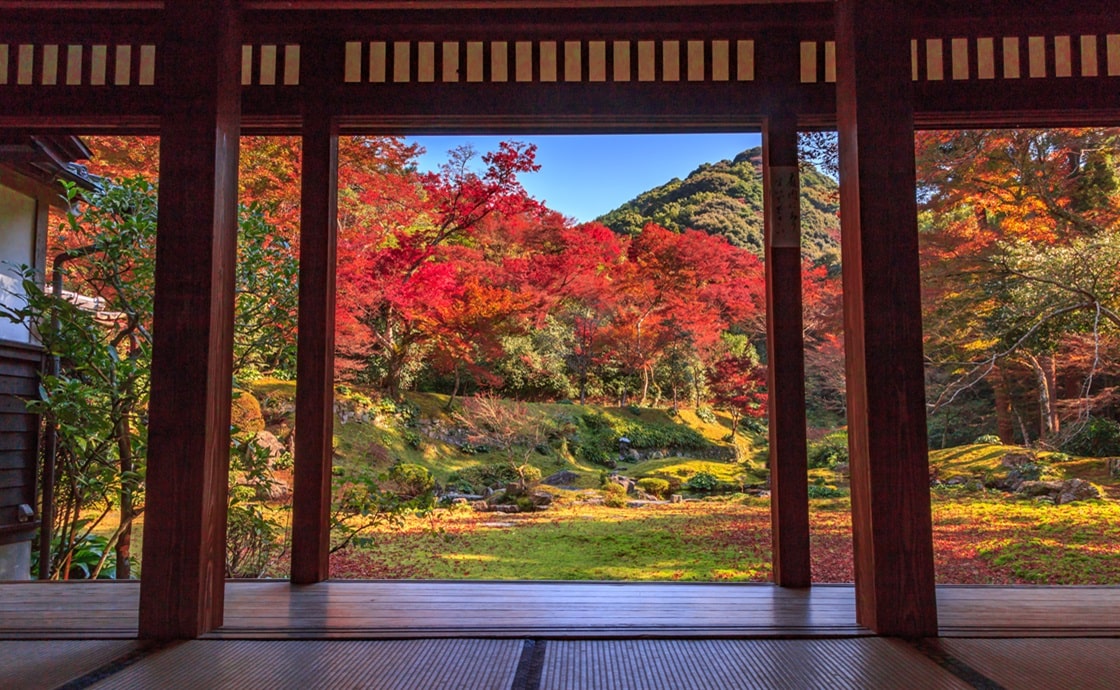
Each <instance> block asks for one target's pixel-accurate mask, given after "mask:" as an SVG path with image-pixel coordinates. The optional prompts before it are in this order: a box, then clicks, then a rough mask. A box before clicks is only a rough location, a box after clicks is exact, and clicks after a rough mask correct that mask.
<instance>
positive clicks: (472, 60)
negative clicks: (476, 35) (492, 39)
mask: <svg viewBox="0 0 1120 690" xmlns="http://www.w3.org/2000/svg"><path fill="white" fill-rule="evenodd" d="M485 47H486V46H485V45H484V44H483V41H480V40H469V41H467V81H468V82H480V81H483V78H484V77H485V66H486V62H485V60H486V52H485Z"/></svg>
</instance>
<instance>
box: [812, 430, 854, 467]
mask: <svg viewBox="0 0 1120 690" xmlns="http://www.w3.org/2000/svg"><path fill="white" fill-rule="evenodd" d="M842 462H848V432H847V431H846V430H844V429H841V430H840V431H834V432H832V433H831V434H829V435H827V436H825V437H824V438H822V439H821V440H819V441H817V442H816V443H812V444H810V445H809V467H833V466H836V465H837V464H839V463H842Z"/></svg>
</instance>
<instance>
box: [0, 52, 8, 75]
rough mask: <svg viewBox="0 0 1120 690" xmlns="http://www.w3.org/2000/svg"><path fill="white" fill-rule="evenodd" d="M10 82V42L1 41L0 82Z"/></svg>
mask: <svg viewBox="0 0 1120 690" xmlns="http://www.w3.org/2000/svg"><path fill="white" fill-rule="evenodd" d="M7 83H8V44H7V43H0V84H7Z"/></svg>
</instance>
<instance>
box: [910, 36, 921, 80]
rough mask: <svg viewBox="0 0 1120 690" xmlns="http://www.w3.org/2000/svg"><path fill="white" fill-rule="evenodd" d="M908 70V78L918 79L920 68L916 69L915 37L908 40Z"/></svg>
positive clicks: (916, 50)
mask: <svg viewBox="0 0 1120 690" xmlns="http://www.w3.org/2000/svg"><path fill="white" fill-rule="evenodd" d="M910 70H911V72H912V75H911V77H910V78H911V79H913V80H914V81H918V76H919V75H918V73H919V72H920V70H919V69H918V41H917V40H916V39H915V40H912V41H910Z"/></svg>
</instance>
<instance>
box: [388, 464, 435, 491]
mask: <svg viewBox="0 0 1120 690" xmlns="http://www.w3.org/2000/svg"><path fill="white" fill-rule="evenodd" d="M386 476H387V479H388V485H389V488H390V489H391V490H392V491H393V492H394V493H395V494H397V495H398V496H400V497H401V498H403V499H405V500H412V499H414V498H418V497H420V496H424V495H425V494H430V493H431V492H432V490H433V489H434V488H435V485H436V480H435V478H434V477H432V473H431V472H429V471H428V468H426V467H424V466H423V465H416V464H413V463H407V462H404V463H399V464H396V465H393V466H392V467H390V468H389V472H388V474H387V475H386Z"/></svg>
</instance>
